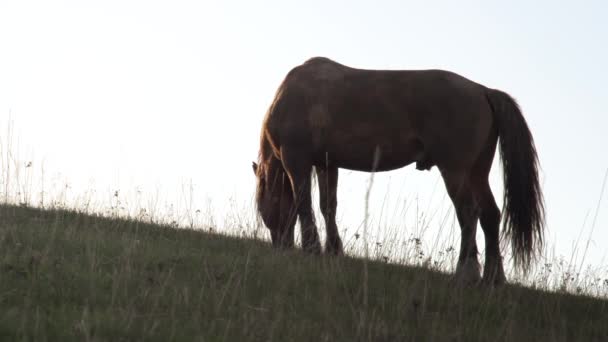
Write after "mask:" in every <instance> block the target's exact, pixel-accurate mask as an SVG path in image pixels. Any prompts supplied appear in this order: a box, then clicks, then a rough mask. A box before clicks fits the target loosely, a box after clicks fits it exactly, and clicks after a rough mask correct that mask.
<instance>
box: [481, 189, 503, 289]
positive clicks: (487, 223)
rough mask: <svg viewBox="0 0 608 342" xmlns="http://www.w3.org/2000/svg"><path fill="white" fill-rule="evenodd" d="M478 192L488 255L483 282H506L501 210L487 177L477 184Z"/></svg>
mask: <svg viewBox="0 0 608 342" xmlns="http://www.w3.org/2000/svg"><path fill="white" fill-rule="evenodd" d="M476 193H477V197H478V201H479V205H480V207H481V215H480V217H479V218H480V221H481V228H482V229H483V234H484V238H485V241H486V257H485V260H486V261H485V265H484V268H483V282H484V283H486V284H490V285H501V284H504V283H505V280H506V278H505V271H504V269H503V266H502V257H501V256H500V244H499V240H498V230H499V226H500V210H499V209H498V206H497V205H496V201H495V200H494V196H493V195H492V190H491V189H490V185H489V184H488V180H487V178H486V179H484V180H483V181H481V182H480V184H479V185H478V186H476Z"/></svg>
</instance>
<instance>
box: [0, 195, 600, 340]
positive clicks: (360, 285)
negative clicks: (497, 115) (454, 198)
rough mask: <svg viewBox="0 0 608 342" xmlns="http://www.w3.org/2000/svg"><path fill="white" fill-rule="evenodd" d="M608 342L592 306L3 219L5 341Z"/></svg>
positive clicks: (22, 216)
mask: <svg viewBox="0 0 608 342" xmlns="http://www.w3.org/2000/svg"><path fill="white" fill-rule="evenodd" d="M366 267H367V272H364V270H365V268H366ZM366 274H367V277H366ZM607 339H608V301H605V300H601V299H597V298H590V297H584V296H575V295H572V294H565V293H554V292H548V291H539V290H531V289H527V288H523V287H518V286H504V287H501V288H498V289H491V288H484V287H474V288H457V287H455V286H453V284H452V283H451V282H450V276H449V275H446V274H442V273H437V272H432V271H430V270H426V269H422V268H412V267H405V266H398V265H391V264H386V263H382V262H372V261H365V260H362V259H355V258H349V257H338V258H337V257H328V256H310V255H306V254H304V253H302V252H300V251H289V252H285V251H278V250H275V249H272V248H271V247H270V246H269V244H267V243H265V242H262V241H256V240H249V239H237V238H231V237H227V236H222V235H217V234H210V233H206V232H203V231H195V230H189V229H176V228H170V227H164V226H159V225H154V224H150V223H144V222H141V221H135V220H123V219H110V218H104V217H100V216H94V215H88V214H83V213H78V212H74V211H66V210H39V209H33V208H27V207H17V206H6V205H4V206H0V340H2V341H4V340H6V341H9V340H10V341H16V340H36V341H47V340H48V341H68V340H74V341H87V340H90V341H133V340H146V341H244V340H247V341H539V340H545V341H575V340H576V341H605V340H607Z"/></svg>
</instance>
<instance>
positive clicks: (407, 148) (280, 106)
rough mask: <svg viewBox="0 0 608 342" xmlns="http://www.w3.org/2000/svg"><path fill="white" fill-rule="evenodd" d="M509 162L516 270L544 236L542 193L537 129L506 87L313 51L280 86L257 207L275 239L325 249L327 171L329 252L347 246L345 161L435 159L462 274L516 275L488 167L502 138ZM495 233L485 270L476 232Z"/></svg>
mask: <svg viewBox="0 0 608 342" xmlns="http://www.w3.org/2000/svg"><path fill="white" fill-rule="evenodd" d="M497 145H499V146H500V149H499V150H500V159H501V162H502V166H503V182H504V201H503V208H502V212H503V214H504V217H503V218H502V222H503V234H504V235H505V237H506V238H507V239H508V241H510V243H511V250H512V255H513V263H514V266H515V268H516V269H520V270H523V271H524V272H527V271H528V270H529V267H530V265H531V263H532V262H533V261H534V259H535V258H536V257H537V256H538V253H539V252H540V251H541V249H542V245H543V235H544V234H543V231H544V226H545V223H544V222H545V220H544V217H545V213H544V200H543V194H542V190H541V186H540V184H539V175H538V169H539V161H538V156H537V151H536V147H535V144H534V140H533V138H532V134H531V132H530V129H529V127H528V124H527V123H526V120H525V119H524V117H523V114H522V111H521V109H520V107H519V105H518V104H517V102H516V101H515V100H514V99H513V98H512V97H511V96H510V95H508V94H507V93H505V92H503V91H500V90H497V89H491V88H488V87H485V86H483V85H481V84H479V83H476V82H473V81H471V80H469V79H467V78H465V77H463V76H460V75H458V74H456V73H453V72H450V71H445V70H369V69H357V68H352V67H348V66H346V65H342V64H340V63H337V62H335V61H332V60H330V59H328V58H324V57H315V58H311V59H309V60H307V61H306V62H304V63H303V64H301V65H299V66H296V67H295V68H293V69H292V70H291V71H289V73H288V74H287V76H286V77H285V79H284V80H283V82H282V83H281V84H280V86H279V88H278V90H277V92H276V95H275V97H274V100H273V101H272V103H271V105H270V107H269V109H268V111H267V113H266V115H265V117H264V120H263V123H262V130H261V135H260V150H259V155H258V162H257V163H256V162H253V171H254V174H255V176H256V178H257V187H256V197H255V198H256V206H257V211H258V214H259V215H260V216H261V218H262V220H263V222H264V224H265V225H266V226H267V227H268V229H269V230H270V234H271V239H272V244H273V246H275V247H281V248H292V247H293V246H294V228H295V223H296V217H298V218H299V221H300V226H301V236H302V248H303V250H304V251H307V252H311V253H320V252H321V244H320V241H319V235H318V232H317V227H316V224H315V218H314V214H313V210H312V201H311V174H312V169H313V166H314V169H315V171H316V173H317V177H318V180H319V181H318V186H319V197H320V209H321V213H322V215H323V218H324V220H325V227H326V231H327V240H326V243H325V250H326V253H330V254H338V255H339V254H342V253H343V245H342V241H341V239H340V236H339V233H338V228H337V225H336V219H335V215H336V208H337V198H336V193H337V185H338V169H339V168H344V169H349V170H356V171H366V172H383V171H389V170H394V169H398V168H401V167H405V166H406V165H409V164H412V163H414V162H415V163H416V168H417V169H419V170H429V169H430V168H432V167H434V166H436V167H437V168H438V169H439V171H440V174H441V177H442V179H443V181H444V184H445V186H446V189H447V193H448V195H449V197H450V199H451V201H452V204H453V206H454V208H455V212H456V216H457V219H458V223H459V225H460V229H461V242H460V252H459V257H458V262H457V267H456V272H455V277H456V278H457V279H459V280H462V281H463V282H466V283H477V282H480V281H481V282H484V283H488V284H493V285H500V284H503V283H505V282H506V278H505V274H504V268H503V260H502V255H501V251H500V241H499V240H500V236H499V235H500V234H499V226H500V224H501V211H500V209H499V208H498V206H497V204H496V201H495V199H494V196H493V194H492V191H491V189H490V185H489V182H488V175H489V173H490V168H491V166H492V161H493V159H494V155H495V151H496V146H497ZM478 222H480V223H481V228H482V230H483V233H484V237H485V264H484V269H483V276H482V275H481V267H480V264H479V261H478V257H477V255H478V249H477V243H476V239H475V235H476V231H477V223H478Z"/></svg>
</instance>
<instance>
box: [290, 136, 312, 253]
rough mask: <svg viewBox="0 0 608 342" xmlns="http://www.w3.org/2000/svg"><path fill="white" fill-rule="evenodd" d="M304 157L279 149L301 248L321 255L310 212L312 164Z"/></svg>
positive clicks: (298, 153)
mask: <svg viewBox="0 0 608 342" xmlns="http://www.w3.org/2000/svg"><path fill="white" fill-rule="evenodd" d="M305 155H306V154H304V153H302V152H301V151H298V150H290V149H286V148H281V160H282V162H283V167H284V168H285V170H286V171H287V174H288V175H289V179H290V181H291V185H292V189H293V190H294V191H293V196H294V202H295V205H296V211H297V213H298V218H299V219H300V229H301V230H302V248H303V249H304V251H306V252H310V253H314V254H319V253H321V243H320V242H319V233H318V232H317V226H316V224H315V216H314V213H313V211H312V199H311V194H310V176H311V171H312V162H310V161H308V160H307V158H304V157H303V156H305Z"/></svg>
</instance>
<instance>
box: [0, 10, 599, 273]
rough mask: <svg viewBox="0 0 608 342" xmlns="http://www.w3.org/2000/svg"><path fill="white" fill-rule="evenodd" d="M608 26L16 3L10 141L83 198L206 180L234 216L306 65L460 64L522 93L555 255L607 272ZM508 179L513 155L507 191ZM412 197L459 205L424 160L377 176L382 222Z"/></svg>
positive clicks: (2, 34)
mask: <svg viewBox="0 0 608 342" xmlns="http://www.w3.org/2000/svg"><path fill="white" fill-rule="evenodd" d="M372 3H373V5H372ZM607 17H608V6H607V5H605V3H604V2H602V1H587V2H581V1H571V2H560V3H558V2H555V1H534V2H532V1H510V2H503V1H501V2H498V1H497V2H494V3H490V2H487V1H475V2H468V1H444V2H437V1H375V2H370V1H298V2H291V1H241V2H235V1H125V0H121V1H24V0H19V1H11V0H2V1H0V127H2V131H0V132H4V131H5V127H6V125H7V123H8V122H9V117H10V119H11V121H12V122H13V124H14V130H15V137H16V138H18V140H19V146H20V148H22V149H23V150H24V152H21V156H22V158H23V162H24V163H25V162H27V161H28V160H33V161H34V162H35V163H37V164H34V167H40V166H41V164H42V163H44V167H45V174H47V175H53V174H60V175H61V177H63V178H64V179H67V180H68V181H69V182H70V183H71V186H72V190H71V191H72V192H73V193H78V192H83V191H85V190H87V189H90V188H91V187H94V188H95V189H97V190H98V191H99V193H98V195H99V196H102V195H101V194H102V193H103V194H104V196H105V197H104V198H108V195H107V193H108V192H109V191H110V190H109V189H115V188H116V189H120V190H121V191H123V190H125V189H127V190H128V189H135V188H137V189H143V190H142V191H144V194H150V193H152V192H154V191H160V192H162V193H164V194H167V195H166V196H167V197H168V198H171V196H179V194H180V193H183V185H184V184H185V183H189V182H192V184H193V186H194V188H195V192H194V197H195V198H194V202H195V204H194V207H195V208H198V207H200V206H202V205H204V204H203V203H206V202H205V201H208V200H209V199H211V200H212V202H213V203H214V206H215V207H216V208H225V207H226V203H227V201H228V198H233V199H234V198H236V199H238V201H240V202H243V203H249V202H250V201H251V199H252V194H253V191H254V186H255V182H254V178H253V175H252V173H251V167H250V164H251V161H252V160H254V159H255V158H256V156H257V150H258V138H259V131H260V125H261V121H262V118H263V116H264V114H265V112H266V109H267V107H268V105H269V104H270V102H271V101H272V97H273V95H274V92H275V90H276V88H277V86H278V85H279V83H280V81H281V80H282V78H283V77H284V76H285V74H286V73H287V72H288V71H289V70H290V69H291V68H292V67H294V66H296V65H298V64H300V63H302V62H303V61H305V60H306V59H308V58H310V57H313V56H326V57H329V58H332V59H334V60H336V61H339V62H341V63H344V64H347V65H350V66H353V67H360V68H373V69H427V68H441V69H448V70H451V71H454V72H457V73H459V74H461V75H463V76H465V77H468V78H470V79H472V80H474V81H477V82H479V83H482V84H484V85H486V86H489V87H493V88H499V89H501V90H504V91H506V92H508V93H510V94H511V95H512V96H514V97H515V98H516V99H517V100H518V101H519V103H520V105H521V107H522V109H523V112H524V116H525V117H526V119H527V121H528V123H529V126H530V128H531V131H532V134H533V136H534V138H535V140H536V144H537V147H538V152H539V156H540V161H541V167H542V180H543V184H544V193H545V198H546V204H547V223H548V225H547V227H548V230H547V238H548V241H549V245H550V246H551V248H552V249H553V250H555V253H556V254H557V255H564V256H566V257H569V256H570V255H572V253H573V252H572V251H573V245H574V244H575V243H576V241H577V239H579V237H580V239H581V240H582V241H583V242H581V243H579V247H578V248H579V249H581V248H584V246H582V247H581V244H583V245H584V243H586V241H587V240H589V239H590V241H591V243H590V246H589V252H588V253H587V257H586V258H587V260H588V261H590V262H592V263H593V264H595V265H600V264H601V265H606V264H607V263H608V262H607V260H606V257H607V256H606V253H605V250H606V248H605V247H603V246H606V243H607V242H608V198H605V199H604V200H603V201H602V202H601V205H600V207H599V210H598V211H597V220H596V223H595V226H594V227H593V231H592V222H593V219H594V216H595V215H596V207H597V205H598V201H599V198H600V190H601V185H602V181H603V177H604V175H605V173H606V171H607V169H608V153H606V151H605V149H606V146H608V137H607V136H606V131H607V130H608V115H607V114H608V101H606V89H608V87H607V86H606V80H607V79H608V67H607V63H606V61H608V47H607V46H608V44H607V43H606V42H608V21H607V20H606V18H607ZM2 134H3V133H0V135H2ZM37 170H38V169H37ZM500 172H501V170H500V168H499V164H498V163H495V166H494V169H493V171H492V187H493V189H494V192H495V196H496V197H497V198H500V196H501V194H502V181H501V178H500V174H501V173H500ZM368 177H369V175H368V174H362V173H356V172H350V171H343V172H342V173H341V178H340V185H339V187H340V190H339V198H338V203H339V209H338V217H339V219H340V222H339V224H340V225H341V229H343V228H349V231H350V234H352V233H353V232H354V229H356V227H357V226H359V225H360V224H361V222H362V220H363V216H364V215H363V203H364V194H365V187H366V184H367V180H368ZM438 181H439V182H438ZM104 191H106V192H104ZM125 191H126V190H125ZM605 192H608V191H605ZM387 193H388V194H387ZM175 194H177V195H175ZM604 195H605V196H608V194H604ZM404 199H406V200H407V201H409V202H408V203H412V202H415V203H417V204H418V206H419V207H420V210H422V211H427V212H429V213H435V212H442V213H446V212H447V213H449V208H451V204H450V202H449V200H447V198H446V197H445V190H444V188H443V184H442V183H441V182H440V179H439V174H438V172H437V171H436V170H433V171H432V172H419V171H416V170H415V169H414V167H413V166H410V167H407V168H405V169H402V170H399V171H395V172H390V173H385V174H380V175H377V177H376V179H375V186H374V189H373V191H372V197H371V202H370V203H371V211H372V216H373V217H376V218H379V219H382V220H385V221H392V222H397V224H399V222H406V221H407V220H406V218H403V217H401V216H400V215H401V212H400V209H399V208H401V210H402V209H403V207H404V204H403V201H404ZM395 208H397V209H395ZM250 210H252V208H250ZM218 212H221V210H220V209H218ZM408 215H409V217H410V220H411V219H412V214H411V211H410V212H408ZM429 215H430V214H429ZM442 215H443V214H442ZM449 215H452V217H453V214H449ZM439 216H441V215H437V217H436V218H433V219H435V220H437V221H439V220H440V219H442V218H441V217H439ZM444 216H445V215H444ZM414 220H415V219H414ZM319 221H320V223H321V224H320V226H322V220H319ZM403 224H407V223H403ZM378 226H382V224H381V223H379V224H378ZM454 229H458V228H457V227H455V228H454ZM581 230H582V234H581ZM455 233H456V235H457V236H459V234H458V232H457V231H455ZM408 234H409V233H408ZM376 235H380V236H381V235H382V229H380V230H379V231H377V232H376ZM430 238H433V236H431V237H430ZM479 238H480V240H479V241H480V246H483V242H482V241H483V240H482V239H481V231H480V232H479Z"/></svg>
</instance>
